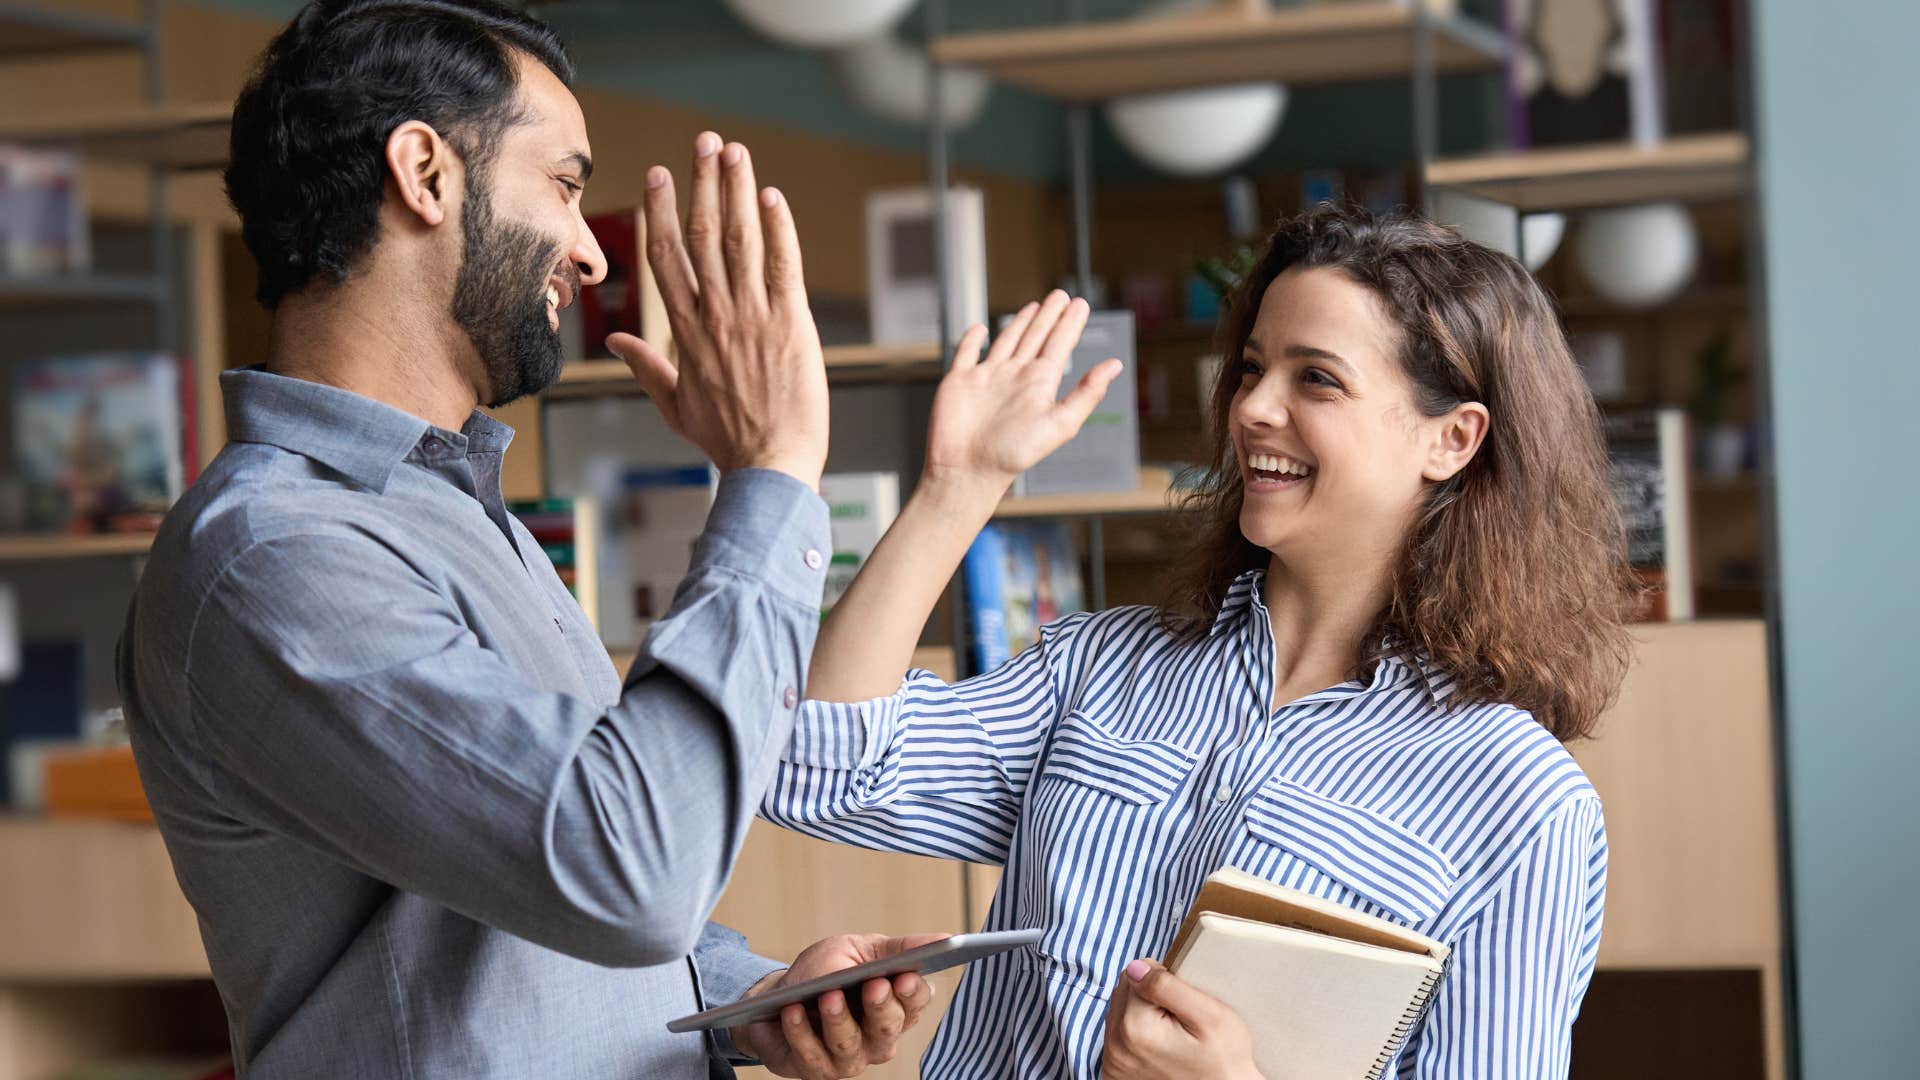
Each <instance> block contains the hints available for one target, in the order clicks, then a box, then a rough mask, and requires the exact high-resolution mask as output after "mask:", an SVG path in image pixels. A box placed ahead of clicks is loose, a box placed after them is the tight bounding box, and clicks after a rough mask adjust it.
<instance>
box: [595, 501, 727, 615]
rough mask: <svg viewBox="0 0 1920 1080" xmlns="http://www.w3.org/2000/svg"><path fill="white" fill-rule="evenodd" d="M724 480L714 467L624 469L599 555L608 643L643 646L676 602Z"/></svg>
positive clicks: (602, 610) (609, 513)
mask: <svg viewBox="0 0 1920 1080" xmlns="http://www.w3.org/2000/svg"><path fill="white" fill-rule="evenodd" d="M719 483H720V474H719V472H718V470H716V469H714V468H713V466H711V465H681V466H671V467H666V468H638V469H628V470H627V471H626V472H624V473H623V474H622V475H621V477H620V494H619V498H618V501H617V502H616V503H615V505H614V506H612V507H610V508H609V510H608V513H607V529H606V532H605V535H606V536H607V537H608V539H609V547H608V549H607V557H606V558H603V559H602V561H601V571H602V574H601V587H602V589H603V590H604V592H603V593H602V595H601V602H600V624H599V625H600V638H601V640H603V641H605V642H606V644H607V647H608V648H609V649H613V650H615V651H622V652H624V651H628V650H632V649H635V648H638V647H639V645H640V643H641V641H643V640H645V639H646V636H647V632H648V631H649V630H651V629H652V628H653V624H654V623H655V622H657V621H658V620H659V619H660V618H661V617H663V616H665V615H666V613H667V610H668V609H669V608H671V607H672V606H673V597H674V594H675V593H676V592H678V591H679V588H680V582H681V579H683V578H685V577H686V576H687V571H688V570H689V569H690V568H691V567H692V565H693V546H694V543H695V541H697V540H699V538H700V534H701V533H703V532H705V531H706V528H707V514H708V512H709V511H710V510H712V508H713V498H714V494H715V492H716V491H717V490H718V489H719Z"/></svg>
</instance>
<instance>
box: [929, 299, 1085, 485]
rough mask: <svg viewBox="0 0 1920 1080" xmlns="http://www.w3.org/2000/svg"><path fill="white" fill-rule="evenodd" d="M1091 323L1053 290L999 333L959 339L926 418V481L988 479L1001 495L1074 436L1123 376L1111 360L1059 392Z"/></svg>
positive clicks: (981, 331) (972, 333)
mask: <svg viewBox="0 0 1920 1080" xmlns="http://www.w3.org/2000/svg"><path fill="white" fill-rule="evenodd" d="M1086 325H1087V303H1086V301H1084V300H1072V301H1069V300H1068V299H1067V294H1066V293H1064V292H1060V291H1058V290H1055V291H1054V292H1053V293H1051V294H1049V295H1048V296H1047V298H1046V299H1045V300H1043V301H1040V302H1038V303H1030V304H1028V305H1027V306H1026V307H1023V308H1021V309H1020V313H1019V314H1017V315H1015V316H1014V317H1013V321H1012V322H1011V323H1009V324H1008V325H1007V328H1006V329H1005V330H1002V331H1001V332H1000V334H999V336H997V337H996V338H994V342H993V347H992V348H991V349H989V350H987V354H986V356H985V357H982V356H981V355H980V347H981V346H982V345H983V344H985V342H986V339H987V328H986V327H985V326H980V325H975V326H973V327H970V328H969V329H968V330H967V332H966V333H965V334H964V335H962V336H961V338H960V343H959V345H958V346H956V347H955V349H954V352H953V366H952V368H951V369H950V370H949V371H948V372H947V375H946V377H945V378H944V379H942V380H941V381H940V388H939V390H938V391H937V392H936V393H935V395H934V399H933V416H932V419H931V420H930V421H929V423H928V433H927V474H928V477H929V479H938V480H945V479H949V478H952V479H961V480H965V481H970V482H976V483H977V482H981V481H984V482H985V483H986V484H988V485H990V486H996V487H997V491H996V497H997V495H998V494H999V493H1003V492H1005V490H1006V489H1007V487H1008V485H1010V484H1012V483H1013V480H1014V478H1015V477H1017V476H1019V475H1020V474H1021V473H1023V472H1025V471H1026V470H1027V469H1028V468H1030V467H1032V466H1033V465H1034V464H1035V463H1037V462H1038V461H1039V460H1040V459H1041V458H1044V457H1046V456H1047V455H1048V454H1051V453H1052V452H1053V451H1054V450H1055V449H1057V448H1059V446H1060V445H1061V444H1062V443H1064V442H1066V441H1067V440H1068V439H1070V438H1072V437H1073V435H1074V433H1075V432H1077V431H1079V430H1080V425H1082V424H1084V423H1086V420H1087V417H1088V416H1089V415H1091V414H1092V412H1093V407H1094V406H1095V405H1097V404H1099V402H1100V398H1101V397H1102V396H1103V395H1104V394H1105V393H1106V392H1107V384H1109V383H1111V382H1112V381H1113V378H1114V376H1116V375H1118V374H1119V373H1120V361H1118V360H1108V361H1106V362H1105V363H1103V364H1101V365H1100V366H1098V367H1096V368H1094V369H1093V370H1092V371H1090V372H1088V373H1087V374H1086V376H1085V377H1084V378H1082V379H1081V380H1080V382H1079V384H1078V385H1076V386H1075V387H1074V388H1073V389H1072V390H1071V391H1069V392H1068V394H1067V396H1066V398H1065V399H1061V398H1060V397H1059V393H1060V380H1061V377H1062V376H1063V375H1065V373H1066V370H1067V363H1068V361H1069V360H1070V359H1071V357H1072V353H1073V347H1074V345H1075V344H1076V343H1078V342H1079V340H1080V332H1081V331H1082V330H1084V329H1086Z"/></svg>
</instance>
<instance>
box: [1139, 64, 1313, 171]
mask: <svg viewBox="0 0 1920 1080" xmlns="http://www.w3.org/2000/svg"><path fill="white" fill-rule="evenodd" d="M1286 106H1287V88H1286V87H1284V86H1280V85H1279V84H1277V83H1245V84H1242V85H1239V86H1221V87H1209V88H1207V89H1204V90H1176V91H1173V92H1172V93H1166V94H1147V95H1144V96H1141V97H1132V98H1121V99H1119V100H1117V101H1113V102H1110V103H1109V104H1108V105H1107V122H1108V123H1110V124H1112V125H1113V132H1114V134H1115V135H1117V136H1119V138H1120V142H1121V143H1122V144H1123V145H1125V146H1126V148H1127V149H1128V150H1130V151H1132V152H1133V154H1134V155H1135V156H1137V157H1139V158H1140V159H1141V160H1142V161H1145V162H1146V163H1147V164H1149V165H1152V166H1154V167H1155V168H1157V169H1161V170H1164V171H1166V172H1170V173H1173V174H1175V175H1176V176H1205V175H1208V174H1210V173H1218V172H1222V171H1224V170H1226V169H1229V168H1232V167H1233V166H1235V165H1238V164H1239V163H1240V162H1242V161H1245V160H1246V159H1247V158H1249V157H1252V156H1253V154H1254V153H1255V152H1256V151H1258V150H1259V149H1260V148H1261V147H1262V146H1265V145H1266V142H1267V140H1268V139H1269V138H1271V137H1272V136H1273V132H1274V129H1275V128H1277V127H1279V126H1280V116H1281V114H1282V113H1283V112H1285V111H1286Z"/></svg>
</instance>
